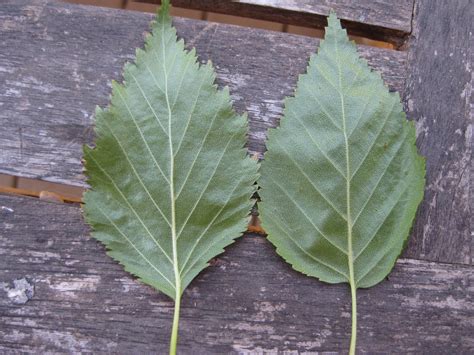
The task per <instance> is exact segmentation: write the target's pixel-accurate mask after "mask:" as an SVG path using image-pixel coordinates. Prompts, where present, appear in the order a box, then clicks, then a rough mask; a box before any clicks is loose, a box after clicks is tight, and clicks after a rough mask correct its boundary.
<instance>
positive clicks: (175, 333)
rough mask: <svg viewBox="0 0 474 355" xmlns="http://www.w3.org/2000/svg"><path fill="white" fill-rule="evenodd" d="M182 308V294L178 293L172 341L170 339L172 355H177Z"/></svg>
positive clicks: (175, 301) (175, 303)
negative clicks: (180, 310) (180, 311)
mask: <svg viewBox="0 0 474 355" xmlns="http://www.w3.org/2000/svg"><path fill="white" fill-rule="evenodd" d="M180 306H181V292H176V298H175V300H174V316H173V328H172V329H171V339H170V355H176V346H177V343H178V328H179V309H180Z"/></svg>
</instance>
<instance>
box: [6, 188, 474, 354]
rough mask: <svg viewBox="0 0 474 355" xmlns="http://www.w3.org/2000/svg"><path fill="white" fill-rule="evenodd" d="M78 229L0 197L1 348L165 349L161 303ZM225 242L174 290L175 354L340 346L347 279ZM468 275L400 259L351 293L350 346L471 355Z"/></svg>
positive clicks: (70, 212)
mask: <svg viewBox="0 0 474 355" xmlns="http://www.w3.org/2000/svg"><path fill="white" fill-rule="evenodd" d="M88 235H89V231H88V228H87V227H86V226H85V225H84V223H83V222H82V218H81V213H80V209H79V208H78V207H77V206H74V205H65V204H55V203H49V202H44V201H40V200H37V199H34V198H27V197H18V196H7V195H0V270H1V272H0V352H1V353H9V352H34V353H38V352H50V353H52V352H59V353H79V352H93V353H129V354H130V353H134V354H141V353H152V352H153V353H165V352H166V349H167V344H168V336H169V332H170V326H171V318H172V309H173V304H172V302H171V301H170V300H169V299H168V298H167V297H166V296H164V295H162V294H160V293H159V292H157V291H155V290H153V289H152V288H150V287H148V286H145V285H142V284H141V283H139V282H138V281H135V280H133V279H132V278H131V277H130V276H129V275H128V274H127V273H125V272H124V271H123V270H122V267H121V266H119V265H118V264H116V263H115V262H114V261H112V260H111V259H110V258H109V257H108V256H106V254H105V250H104V248H103V247H102V246H101V245H100V244H99V243H98V242H96V241H94V240H93V239H91V238H90V237H89V236H88ZM227 249H228V250H227V251H226V252H225V253H224V254H223V255H221V256H219V257H218V258H216V259H213V260H212V262H211V265H212V266H210V267H209V268H207V269H206V270H204V271H203V272H202V273H201V274H200V275H199V276H198V277H197V279H196V280H194V281H193V282H192V283H191V285H190V286H189V288H188V290H187V291H185V294H184V297H183V306H182V318H181V330H180V343H179V349H180V353H182V354H227V353H245V352H246V351H247V353H248V352H249V351H250V352H252V353H261V352H263V351H269V352H270V353H276V352H277V351H279V352H283V351H288V352H287V353H288V354H290V353H291V354H296V353H298V352H300V353H302V352H305V351H307V352H316V351H320V352H323V351H336V352H346V351H347V347H348V340H349V335H350V334H349V333H350V294H349V293H350V292H349V289H348V287H347V286H346V285H327V284H323V283H321V282H319V281H317V280H316V279H313V278H309V277H305V276H303V275H301V274H300V273H298V272H295V271H293V270H292V269H291V268H290V267H289V266H288V265H287V264H286V263H284V261H283V260H281V259H280V258H279V257H278V255H277V254H276V253H275V252H274V249H273V247H272V246H271V244H270V243H269V242H267V241H266V240H265V238H263V237H261V236H255V235H246V236H244V237H243V238H240V239H239V240H237V242H236V243H234V244H233V245H232V246H230V247H229V248H227ZM15 280H16V284H15ZM473 281H474V268H473V267H472V266H465V265H451V264H441V263H431V262H426V261H416V260H408V259H402V260H399V261H398V262H397V264H396V266H395V269H394V271H393V272H392V273H391V274H390V276H389V278H388V280H385V281H384V282H382V283H381V284H379V285H377V286H375V287H373V288H371V289H369V290H359V293H358V302H359V345H358V349H359V350H360V352H370V353H388V352H391V353H400V354H407V353H431V354H468V353H473V352H474V339H473V336H472V335H473V334H474V302H473V299H472V295H473V292H474V288H473ZM15 286H16V287H15Z"/></svg>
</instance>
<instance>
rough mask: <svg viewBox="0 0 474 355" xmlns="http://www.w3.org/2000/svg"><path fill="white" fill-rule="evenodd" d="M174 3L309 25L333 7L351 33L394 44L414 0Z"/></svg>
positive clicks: (320, 22)
mask: <svg viewBox="0 0 474 355" xmlns="http://www.w3.org/2000/svg"><path fill="white" fill-rule="evenodd" d="M138 1H140V2H147V3H154V4H159V3H161V1H160V0H138ZM173 5H174V6H177V7H182V8H191V9H197V10H203V11H211V12H218V13H223V14H229V15H236V16H245V17H251V18H257V19H261V20H267V21H275V22H279V23H284V24H290V25H298V26H305V27H312V28H323V27H325V26H326V16H327V15H328V14H329V12H330V11H331V10H334V11H335V12H336V14H337V15H338V16H339V18H341V19H342V23H343V25H344V26H345V27H346V28H347V29H348V30H349V32H350V33H351V34H355V35H360V36H363V37H367V38H371V39H376V40H381V41H385V42H390V43H393V44H395V45H396V46H400V45H401V44H402V43H403V42H404V39H405V37H406V35H407V34H408V33H410V31H411V19H412V13H413V0H399V1H391V0H358V1H344V0H327V1H314V0H298V1H275V0H239V1H229V0H174V1H173Z"/></svg>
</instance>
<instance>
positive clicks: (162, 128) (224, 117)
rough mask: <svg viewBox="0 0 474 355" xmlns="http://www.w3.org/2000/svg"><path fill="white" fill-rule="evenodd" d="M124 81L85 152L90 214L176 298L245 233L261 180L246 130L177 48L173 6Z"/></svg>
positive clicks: (128, 258)
mask: <svg viewBox="0 0 474 355" xmlns="http://www.w3.org/2000/svg"><path fill="white" fill-rule="evenodd" d="M123 76H124V84H118V83H115V82H114V83H113V84H112V95H111V103H110V106H108V107H107V108H105V109H97V110H96V136H97V139H96V146H95V148H93V149H92V148H90V147H84V158H85V167H86V174H87V175H88V183H89V185H90V186H91V188H92V189H91V190H89V191H87V192H86V193H85V195H84V205H83V210H84V215H85V218H86V221H87V222H88V223H89V224H90V225H91V226H92V229H93V231H92V235H93V236H94V237H95V238H96V239H98V240H99V241H101V242H102V243H103V244H105V245H106V247H107V249H108V254H109V255H111V256H112V257H113V258H114V259H115V260H117V261H118V262H119V263H121V264H122V265H123V266H124V267H125V269H126V270H127V271H129V272H131V273H133V274H134V275H136V276H137V277H139V278H140V279H141V280H142V281H144V282H145V283H148V284H150V285H151V286H153V287H155V288H156V289H158V290H160V291H162V292H164V293H165V294H167V295H168V296H169V297H171V298H173V299H177V298H179V296H180V295H181V293H182V292H183V291H184V289H185V288H186V286H187V285H188V284H189V282H191V280H192V279H193V278H194V277H195V276H196V275H197V274H198V273H199V272H200V271H201V270H202V269H203V268H205V267H206V266H207V261H208V260H209V259H210V258H212V257H214V256H216V255H217V254H219V253H221V252H222V251H223V248H224V247H225V246H227V245H229V244H230V243H232V242H233V241H234V239H235V238H236V237H238V236H239V235H240V234H241V233H242V232H243V231H244V230H245V228H246V225H247V220H248V213H249V211H250V209H251V207H252V204H253V202H252V200H251V196H252V194H253V192H254V190H255V187H254V186H253V183H254V182H255V181H256V179H257V175H258V173H257V170H258V167H257V164H256V162H255V161H253V160H252V159H250V158H249V157H248V156H246V150H245V148H244V146H245V143H246V133H247V132H246V130H247V121H246V118H245V117H243V116H238V115H237V114H236V113H235V112H234V111H233V109H232V106H231V100H230V95H229V92H228V89H224V90H217V87H216V85H215V84H214V81H215V73H214V70H213V68H212V66H211V64H210V63H208V64H205V65H200V64H199V63H198V61H197V57H196V54H195V51H194V50H191V51H186V50H185V48H184V43H183V41H182V40H180V41H178V39H177V35H176V31H175V29H174V28H173V27H172V24H171V18H170V17H169V15H168V6H163V7H162V9H161V10H160V12H159V14H158V16H157V21H156V22H155V23H154V24H153V28H152V34H151V35H150V36H148V37H147V39H146V43H145V49H144V50H141V49H138V50H137V52H136V60H135V62H134V63H133V64H126V65H125V68H124V74H123ZM196 152H197V153H196ZM220 195H222V196H225V197H219V196H220ZM223 217H224V218H223ZM204 250H205V252H203V251H204ZM184 272H185V273H184Z"/></svg>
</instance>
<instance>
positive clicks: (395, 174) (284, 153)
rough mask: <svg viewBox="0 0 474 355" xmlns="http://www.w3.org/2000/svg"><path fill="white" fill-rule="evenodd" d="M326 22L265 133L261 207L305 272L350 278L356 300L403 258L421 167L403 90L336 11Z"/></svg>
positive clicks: (271, 230) (287, 254)
mask: <svg viewBox="0 0 474 355" xmlns="http://www.w3.org/2000/svg"><path fill="white" fill-rule="evenodd" d="M328 22H329V26H328V27H327V29H326V36H325V39H324V41H321V45H320V47H319V50H318V54H317V55H313V56H312V57H311V59H310V62H309V66H308V68H307V73H306V74H304V75H301V76H300V77H299V80H298V84H297V89H296V92H295V96H294V97H293V98H287V99H286V101H285V110H284V117H283V118H282V120H281V126H280V128H278V129H274V130H271V132H269V138H268V144H267V147H268V152H267V153H266V155H265V161H264V162H263V163H262V168H261V169H262V177H261V179H260V181H259V182H260V186H261V191H260V196H261V199H262V202H261V203H260V204H259V211H260V215H261V219H262V225H263V228H264V229H265V230H266V232H267V233H268V239H269V240H270V241H271V242H272V243H273V244H274V245H275V246H276V248H277V252H278V253H279V254H280V255H281V256H282V257H283V258H284V259H285V260H286V261H287V262H288V263H290V264H291V265H292V266H293V268H294V269H296V270H298V271H300V272H302V273H304V274H306V275H309V276H313V277H316V278H318V279H320V280H321V281H325V282H328V283H340V282H349V283H350V285H351V286H352V289H353V301H354V302H353V303H354V307H355V306H356V305H355V289H356V288H359V287H370V286H373V285H375V284H377V283H378V282H380V281H382V280H383V279H384V278H385V277H386V276H387V274H388V273H389V272H390V270H391V269H392V267H393V265H394V263H395V261H396V259H397V257H398V256H399V255H400V253H401V251H402V248H403V245H404V243H405V241H406V239H407V236H408V234H409V231H410V228H411V225H412V221H413V219H414V217H415V213H416V210H417V207H418V205H419V203H420V202H421V200H422V197H423V188H424V171H425V169H424V159H423V158H422V157H421V156H419V155H418V153H417V150H416V146H415V128H414V125H413V122H409V121H407V120H406V118H405V114H404V112H403V110H402V105H401V104H400V98H399V95H398V93H390V92H389V90H388V89H387V88H386V87H385V86H384V84H383V81H382V79H381V77H380V75H379V74H378V73H376V72H373V71H371V70H370V68H369V67H368V65H367V63H366V61H364V60H362V59H361V58H360V57H359V55H358V53H357V50H356V46H355V44H354V43H353V42H350V41H349V39H348V37H347V34H346V31H345V30H343V29H342V28H341V26H340V22H339V20H338V19H337V18H336V16H335V15H334V14H331V15H330V17H329V20H328ZM354 313H356V312H354ZM354 316H355V314H354ZM354 343H355V334H354Z"/></svg>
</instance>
